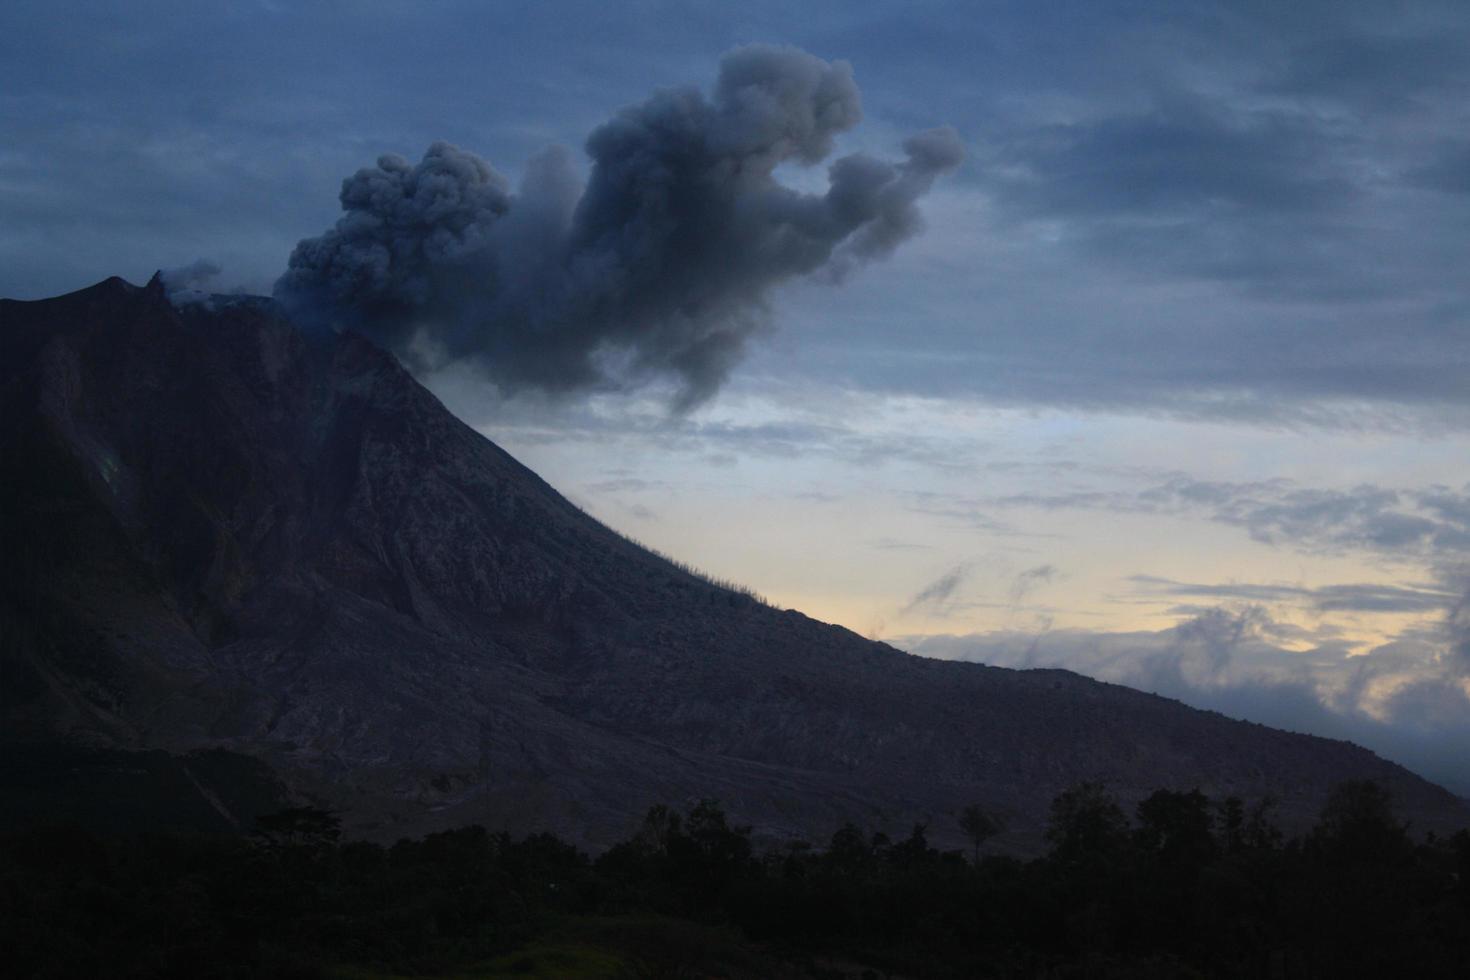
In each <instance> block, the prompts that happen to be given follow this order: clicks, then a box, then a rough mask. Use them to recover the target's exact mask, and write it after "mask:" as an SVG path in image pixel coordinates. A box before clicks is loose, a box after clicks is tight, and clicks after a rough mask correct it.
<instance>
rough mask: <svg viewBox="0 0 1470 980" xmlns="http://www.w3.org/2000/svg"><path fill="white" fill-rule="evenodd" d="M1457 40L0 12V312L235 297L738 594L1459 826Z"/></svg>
mask: <svg viewBox="0 0 1470 980" xmlns="http://www.w3.org/2000/svg"><path fill="white" fill-rule="evenodd" d="M752 45H763V46H765V47H754V48H752V47H750V46H752ZM1466 50H1470V7H1467V6H1466V5H1465V4H1463V3H1462V2H1445V3H1440V2H1435V0H1420V2H1401V3H1394V2H1388V0H1379V2H1373V3H1354V2H1350V0H1338V2H1314V0H1303V2H1298V3H1293V4H1280V3H1270V2H1265V0H1259V2H1246V0H1240V2H1204V0H1200V2H1190V3H1179V2H1158V3H1151V2H1136V0H1135V2H1127V3H1124V2H1107V0H1090V2H1071V3H1069V2H1040V3H1039V2H1034V0H1033V2H1015V3H1001V2H997V3H983V2H967V3H953V4H950V3H924V2H843V3H821V2H812V3H806V4H790V3H764V2H747V3H740V4H730V3H708V4H704V3H681V4H673V3H653V2H644V3H638V2H634V3H624V4H606V3H553V2H541V3H457V2H433V0H420V2H416V3H407V2H403V3H389V2H358V3H348V2H323V3H271V2H257V3H249V2H235V3H214V4H210V3H202V2H192V3H183V2H178V3H161V2H151V0H136V2H133V3H129V4H115V3H96V4H91V3H78V2H67V0H60V2H58V0H50V2H45V3H36V2H31V0H8V2H7V3H6V4H4V5H3V7H0V132H3V133H4V134H5V138H4V140H3V141H0V295H4V296H9V297H16V298H37V297H42V296H47V295H53V294H57V293H61V292H65V291H68V290H71V289H76V288H80V287H82V286H85V285H88V284H90V283H92V282H95V281H97V280H100V279H102V278H105V277H107V276H110V275H122V276H123V277H125V278H128V279H130V280H132V281H135V282H141V281H144V280H146V279H147V278H148V277H149V276H150V275H151V274H152V273H153V271H154V270H155V269H169V270H192V271H179V272H176V273H175V276H174V280H175V281H177V282H178V283H179V284H180V288H181V290H185V292H187V288H190V287H197V288H199V289H203V290H206V291H207V290H211V289H212V290H218V291H247V292H256V293H271V292H272V291H273V290H275V291H276V292H277V294H278V295H279V296H281V297H282V298H283V301H286V300H292V301H298V300H299V303H298V306H296V307H293V308H295V309H299V310H300V311H302V315H303V316H305V315H306V314H307V313H308V312H309V313H310V314H311V315H312V316H315V317H317V318H319V319H323V320H326V321H328V322H331V323H334V324H335V325H337V326H341V325H343V324H345V323H348V322H354V323H356V322H361V323H363V324H366V325H367V326H365V327H364V329H369V330H373V331H376V333H375V334H374V335H375V336H377V337H378V338H379V339H381V340H383V341H384V342H385V343H388V344H389V345H390V346H393V347H394V349H395V350H396V351H397V352H398V353H399V354H400V356H401V357H403V358H404V360H405V363H408V364H409V365H410V367H411V368H412V369H413V370H414V371H415V372H416V374H417V375H418V376H419V378H420V379H421V380H422V381H423V382H424V383H425V384H427V385H428V386H429V387H430V388H431V389H432V390H434V391H435V392H436V393H437V394H438V395H439V396H440V397H441V398H442V399H443V400H444V401H445V403H446V404H447V405H448V406H449V407H450V408H451V409H452V410H454V411H455V412H456V413H457V414H459V415H460V417H461V418H463V419H465V420H466V421H467V422H469V423H470V424H471V425H474V426H475V427H476V428H478V429H479V430H480V431H482V432H484V433H485V434H486V435H487V436H489V437H490V438H492V439H493V440H495V441H496V442H498V443H499V444H500V445H502V446H504V447H505V448H507V449H508V450H510V451H511V452H513V453H514V454H515V455H517V456H518V458H520V459H521V460H522V461H523V462H525V463H526V464H527V465H529V466H531V467H532V468H533V469H535V470H536V471H537V472H539V473H540V474H541V475H542V476H544V477H545V478H547V479H548V480H549V481H550V482H551V483H552V484H553V485H554V486H556V487H557V488H558V489H560V490H561V491H562V492H563V493H565V494H566V495H567V496H568V497H570V498H571V499H572V500H574V501H575V502H577V503H578V504H579V505H581V506H582V507H584V508H585V509H586V510H588V511H589V512H590V513H592V514H594V515H595V516H597V517H598V518H600V519H601V520H603V521H604V522H605V523H607V524H609V525H610V526H612V527H614V528H616V529H617V530H619V531H621V532H623V533H625V534H628V535H630V536H631V537H634V538H636V539H637V540H639V541H641V542H643V543H645V544H648V545H650V546H653V547H656V548H658V549H659V550H661V551H663V552H665V553H668V554H671V555H674V556H676V557H678V558H680V559H683V560H685V561H688V562H690V563H692V564H694V565H696V566H698V567H700V568H702V569H705V570H706V571H708V572H709V573H710V574H712V575H715V576H718V577H720V578H724V579H731V580H734V581H737V582H741V583H744V584H745V585H747V586H749V587H751V588H753V589H755V590H756V591H757V592H759V593H761V594H762V595H764V596H765V597H767V598H768V599H769V600H770V601H771V602H773V603H775V604H777V605H780V606H783V607H786V606H790V607H795V608H798V609H801V610H803V611H804V612H807V613H808V614H810V615H813V616H815V617H817V618H820V619H824V620H827V621H831V622H836V623H840V624H842V625H844V626H847V627H849V628H851V629H853V630H855V631H857V632H859V633H862V634H864V635H867V636H871V637H874V638H877V639H882V640H885V641H887V642H889V643H892V644H894V645H895V646H898V647H900V648H902V649H906V650H909V651H911V652H914V653H918V654H922V655H926V656H938V657H947V658H953V659H965V660H977V661H983V662H986V663H991V664H999V665H1004V666H1062V667H1067V668H1070V669H1073V670H1076V671H1079V672H1081V673H1084V674H1087V675H1089V676H1094V677H1098V678H1101V679H1104V680H1109V681H1115V682H1119V683H1125V684H1129V685H1132V686H1135V687H1140V688H1142V689H1144V690H1151V691H1158V692H1159V693H1162V694H1165V695H1168V696H1170V697H1177V698H1180V699H1181V700H1184V701H1186V702H1187V703H1191V704H1195V705H1198V706H1201V707H1207V708H1212V709H1215V710H1220V711H1223V712H1226V713H1227V714H1231V715H1233V716H1236V717H1246V718H1250V719H1252V720H1256V721H1261V722H1264V723H1268V724H1273V725H1277V726H1280V727H1285V728H1289V729H1292V730H1298V731H1311V732H1315V733H1319V734H1325V735H1329V736H1331V737H1337V738H1350V739H1353V740H1354V741H1358V742H1360V743H1361V744H1364V745H1367V746H1368V747H1369V748H1372V749H1374V750H1375V751H1378V752H1379V753H1380V754H1383V755H1385V756H1387V757H1389V758H1392V759H1395V760H1396V761H1400V762H1403V763H1404V764H1406V765H1409V766H1411V767H1412V768H1415V769H1417V770H1418V771H1420V772H1422V773H1424V774H1426V775H1428V776H1430V777H1431V778H1434V779H1437V780H1439V781H1441V782H1443V783H1444V784H1445V785H1448V786H1450V787H1451V788H1452V789H1455V790H1456V791H1458V792H1460V793H1461V794H1466V795H1470V601H1467V594H1470V464H1467V461H1470V276H1467V275H1466V266H1467V259H1470V99H1467V95H1470V59H1466V58H1465V57H1464V52H1465V51H1466ZM751 93H756V95H759V96H760V98H756V97H755V96H752V94H751ZM771 93H775V94H774V95H771ZM767 95H770V96H771V97H770V98H766V96H767ZM814 107H815V108H814ZM771 127H774V129H771ZM944 127H950V129H945V128H944ZM772 133H774V134H775V135H772ZM441 141H442V143H443V144H447V146H440V148H439V149H431V148H432V147H435V146H436V145H438V144H440V143H441ZM961 147H962V151H963V160H962V161H961V159H960V148H961ZM557 148H560V149H557ZM426 154H427V156H426ZM385 155H389V156H387V157H385ZM385 161H386V162H385ZM842 161H847V162H845V163H844V162H842ZM681 167H683V168H685V170H680V168H681ZM690 167H697V168H701V169H700V170H699V172H700V173H701V174H710V173H715V172H716V171H718V172H719V173H720V174H721V175H722V176H721V178H720V180H719V181H714V180H712V179H711V180H704V178H701V181H702V182H698V184H697V188H698V189H697V192H694V191H688V188H689V187H690V186H693V185H690V184H688V183H687V182H686V183H680V174H681V173H686V172H688V168H690ZM364 168H365V169H364ZM360 172H361V173H360ZM650 174H653V175H655V176H652V177H651V176H650ZM354 175H357V176H356V177H355V176H354ZM348 178H353V180H354V181H356V183H354V184H353V186H354V187H358V188H359V189H360V190H361V193H359V194H357V196H356V197H351V201H350V203H351V207H350V208H349V211H348V212H344V210H343V204H342V203H341V202H339V194H340V193H342V192H343V186H344V180H346V179H348ZM430 184H433V186H435V187H438V188H440V189H441V190H444V189H445V188H448V190H445V191H444V192H445V193H452V194H453V195H457V196H454V197H453V200H454V202H455V203H454V207H452V208H450V209H449V210H448V211H445V210H443V209H442V208H441V209H439V210H434V209H435V208H436V207H438V204H437V203H435V202H440V203H442V201H443V200H446V199H447V198H444V197H442V196H441V197H438V198H434V199H433V200H432V201H430V200H428V199H427V198H425V197H423V196H422V195H420V196H418V197H413V198H410V197H408V196H404V195H405V194H406V192H405V191H404V187H406V186H409V185H412V186H413V187H421V186H424V187H426V186H430ZM686 191H687V192H688V194H689V195H692V196H687V195H686V196H680V195H682V194H685V192H686ZM385 194H386V195H388V196H387V197H384V196H383V195H385ZM374 195H377V196H374ZM394 195H398V196H394ZM350 196H351V195H349V197H350ZM410 200H411V201H412V202H414V207H415V208H417V210H413V212H412V214H409V215H407V216H406V217H405V216H404V211H405V207H406V205H405V202H408V201H410ZM384 201H387V202H388V203H387V204H384V203H383V202H384ZM671 202H672V203H671ZM419 205H423V207H421V208H420V207H419ZM382 208H391V209H392V210H391V213H390V212H389V211H386V210H377V211H375V210H374V209H382ZM506 215H510V216H511V217H510V218H506ZM630 216H631V217H630ZM339 219H342V220H341V221H340V222H339ZM512 219H513V220H512ZM434 222H450V223H451V224H452V228H451V231H452V234H451V236H450V237H451V242H452V245H453V248H451V249H450V250H449V251H448V252H447V253H446V252H444V251H443V250H442V249H441V250H440V251H438V252H435V251H433V250H432V249H430V248H428V247H426V246H425V244H424V242H425V241H428V240H432V241H436V242H437V241H440V240H441V239H440V238H434V237H433V236H434V234H436V233H439V232H442V231H443V230H444V226H443V225H435V224H434ZM660 222H662V224H661V223H660ZM384 228H388V229H390V230H391V231H392V234H393V236H396V237H390V238H382V237H381V235H380V232H381V230H382V229H384ZM629 229H636V230H637V231H638V234H633V233H632V232H630V230H629ZM382 234H386V233H382ZM405 235H409V236H410V238H404V237H403V236H405ZM413 235H416V236H418V237H417V238H412V236H413ZM441 238H442V236H441ZM301 242H307V243H309V244H308V245H303V246H302V249H301V250H297V246H298V243H301ZM548 243H549V244H548ZM379 246H381V251H373V249H375V248H379ZM378 254H382V255H389V256H391V261H387V260H384V261H385V262H386V263H387V264H386V265H383V264H381V263H380V265H379V266H373V267H372V270H369V271H373V270H375V271H376V272H382V270H383V269H384V268H387V269H388V271H389V272H390V273H392V275H391V276H389V277H387V278H384V279H381V280H372V282H371V288H369V289H367V291H366V292H364V291H363V289H362V288H359V287H361V286H362V283H364V282H366V281H367V280H365V279H364V278H363V276H365V275H367V272H365V271H364V270H366V269H368V267H369V266H370V265H371V263H370V262H369V261H368V260H367V259H364V258H363V256H373V255H378ZM446 256H447V257H446ZM527 256H529V258H527ZM374 261H376V260H374ZM201 262H204V263H207V265H200V264H199V263H201ZM446 263H447V264H446ZM216 268H217V269H218V271H217V272H213V273H211V274H209V275H206V274H205V273H208V272H210V270H213V269H216ZM405 269H406V270H407V272H406V273H405V275H403V276H398V275H397V272H396V271H395V270H405ZM288 270H290V274H289V275H288V276H285V277H284V278H283V274H284V273H287V272H288ZM446 270H448V271H446ZM450 273H452V275H451V274H450ZM334 277H335V278H334ZM344 277H345V278H344ZM451 280H452V281H453V282H454V283H455V285H454V286H453V288H449V287H447V286H445V285H444V284H445V283H447V282H450V281H451ZM490 280H494V282H495V283H496V285H495V287H494V288H493V289H491V288H490V287H489V286H486V285H485V283H486V282H488V281H490ZM278 282H279V283H282V284H284V285H282V286H280V287H279V288H278V285H277V284H278ZM343 282H348V283H349V284H355V285H353V289H347V288H345V287H342V285H341V284H342V283H343ZM517 283H519V284H522V285H521V286H516V285H515V284H517ZM426 284H427V285H426ZM507 284H509V285H507ZM525 284H530V285H529V286H527V285H525ZM671 284H673V285H671ZM513 287H514V288H513ZM354 290H356V291H354ZM425 290H427V292H425ZM185 292H181V293H180V294H179V295H180V296H181V297H184V298H181V299H180V300H179V301H181V302H182V301H185V299H186V298H187V297H186V296H185ZM364 295H368V296H370V297H371V302H369V301H368V300H364V299H362V296H364ZM302 297H305V298H304V299H302ZM507 324H508V325H509V326H506V325H507ZM528 352H529V353H528ZM553 354H555V357H553V356H552V355H553Z"/></svg>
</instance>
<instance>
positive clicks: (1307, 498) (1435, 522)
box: [989, 476, 1470, 561]
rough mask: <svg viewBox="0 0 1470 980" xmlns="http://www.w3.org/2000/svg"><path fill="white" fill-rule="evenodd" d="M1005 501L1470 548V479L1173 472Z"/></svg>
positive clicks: (1329, 544) (1335, 548)
mask: <svg viewBox="0 0 1470 980" xmlns="http://www.w3.org/2000/svg"><path fill="white" fill-rule="evenodd" d="M989 503H991V504H992V505H994V506H1000V507H1031V508H1040V509H1044V510H1111V511H1118V512H1123V513H1145V514H1183V513H1194V512H1200V511H1203V512H1204V513H1205V514H1207V515H1208V516H1209V518H1210V519H1211V520H1214V521H1216V522H1219V523H1221V524H1228V525H1231V526H1234V527H1239V528H1241V529H1243V530H1245V531H1246V533H1248V534H1249V535H1250V536H1251V537H1252V538H1253V539H1255V540H1257V541H1260V542H1263V543H1266V544H1281V545H1289V546H1291V547H1295V548H1300V549H1302V550H1306V551H1312V552H1318V553H1323V554H1342V553H1347V552H1363V553H1368V554H1373V555H1378V556H1382V557H1385V558H1395V559H1402V560H1413V561H1436V560H1444V559H1446V558H1448V557H1452V556H1455V555H1460V554H1464V553H1466V552H1470V485H1467V486H1466V487H1464V488H1463V489H1460V490H1455V489H1453V488H1450V487H1445V486H1438V485H1436V486H1431V487H1423V488H1418V489H1404V490H1398V489H1390V488H1385V487H1379V486H1375V485H1371V484H1361V485H1359V486H1355V487H1350V488H1347V489H1321V488H1312V487H1301V486H1298V485H1296V484H1294V483H1292V482H1291V481H1288V480H1281V479H1276V480H1265V481H1252V482H1226V481H1206V480H1196V479H1192V478H1189V477H1182V476H1180V477H1174V478H1171V479H1169V480H1166V481H1164V482H1163V483H1159V484H1155V485H1154V486H1150V487H1146V488H1145V489H1143V490H1139V491H1126V490H1090V489H1079V490H1070V491H1066V492H1062V493H1028V494H1010V495H1006V496H1002V497H996V498H993V499H992V500H990V501H989Z"/></svg>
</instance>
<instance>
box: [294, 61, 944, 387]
mask: <svg viewBox="0 0 1470 980" xmlns="http://www.w3.org/2000/svg"><path fill="white" fill-rule="evenodd" d="M861 116H862V110H861V105H860V100H859V96H858V89H857V86H856V85H855V84H854V83H853V79H852V72H851V68H850V67H849V66H848V65H847V64H846V63H845V62H841V61H837V62H830V63H829V62H826V61H823V60H821V59H819V58H817V57H814V56H813V55H810V54H807V53H805V52H803V51H800V50H797V49H794V48H787V47H771V46H751V47H745V48H738V49H736V50H734V51H732V52H730V53H729V54H727V55H725V57H724V58H723V59H722V61H721V64H720V73H719V79H718V82H717V84H716V86H715V89H714V92H713V95H712V97H710V98H706V96H705V95H704V94H703V93H702V92H700V91H699V90H698V89H696V88H693V87H684V88H676V89H668V90H663V91H659V92H657V93H655V94H654V95H652V96H651V97H650V98H649V99H648V100H647V101H645V102H643V103H642V104H640V105H636V106H633V107H630V108H627V109H624V110H622V111H620V112H619V113H617V114H616V115H615V116H614V117H613V118H612V119H611V120H609V121H608V122H606V123H604V124H603V125H602V126H600V127H599V128H598V129H596V130H595V131H593V133H592V134H591V135H590V136H589V137H588V138H587V141H586V151H587V154H588V156H589V157H590V160H591V171H590V176H589V177H588V179H587V180H586V182H585V184H584V183H583V182H582V180H581V179H580V177H579V176H578V173H577V171H576V168H575V167H574V165H573V162H572V159H571V156H570V154H568V153H567V152H566V151H564V150H559V149H553V150H550V151H547V152H545V153H543V154H541V155H540V156H538V157H536V158H535V159H533V160H532V161H531V163H530V164H529V166H528V167H527V170H526V173H525V176H524V179H523V180H522V182H521V185H520V187H519V188H517V189H515V190H514V191H513V190H512V189H511V187H510V184H509V182H508V181H507V180H506V179H505V177H503V176H502V175H501V174H499V173H498V172H497V171H496V170H495V169H494V168H492V167H491V166H490V165H489V164H488V163H486V162H485V161H484V160H482V159H480V158H479V157H477V156H475V155H474V154H472V153H469V152H467V151H465V150H462V149H459V148H458V147H455V146H452V145H450V144H448V143H442V142H440V143H435V144H433V145H432V146H431V147H429V150H428V152H427V153H426V154H425V155H424V158H423V160H422V161H420V162H419V163H417V164H410V163H409V162H408V161H406V160H404V159H403V158H401V157H397V156H384V157H382V158H380V159H379V160H378V163H377V166H375V167H369V168H365V169H363V170H359V171H358V172H357V173H356V174H355V175H353V176H352V177H349V178H348V179H347V180H345V181H344V182H343V185H342V193H341V202H342V209H343V211H344V214H343V215H342V217H341V218H340V219H339V220H338V221H337V223H336V225H335V227H333V228H332V229H330V230H328V231H327V232H325V233H324V234H322V235H320V236H318V237H316V238H309V239H305V240H303V241H302V242H300V243H299V244H298V245H297V246H296V249H295V251H294V252H293V253H292V255H291V259H290V264H289V267H288V269H287V271H286V273H285V274H284V275H283V276H282V277H281V278H280V279H279V280H278V281H277V283H276V287H275V292H276V296H277V298H278V299H279V300H281V302H282V303H283V304H285V305H286V307H287V308H288V309H289V310H290V311H291V312H292V313H293V315H294V316H296V317H297V318H298V319H300V320H302V321H304V322H307V323H311V324H317V325H323V326H330V327H338V328H340V327H348V326H350V327H352V328H353V329H357V330H361V331H363V332H365V333H367V334H368V335H369V336H372V337H374V338H375V339H377V340H379V341H380V342H382V343H385V344H386V345H388V346H390V347H392V348H393V349H395V350H396V351H398V352H399V353H400V354H404V355H406V356H410V357H413V356H414V352H418V356H420V357H421V358H423V357H424V356H425V355H424V352H426V351H427V352H432V355H431V356H432V359H433V360H434V361H435V362H437V363H443V362H446V361H459V360H465V359H469V360H472V361H473V362H474V363H475V364H476V365H477V366H478V367H479V368H480V369H481V370H482V371H483V373H484V374H485V376H486V377H487V378H488V379H489V380H490V381H491V382H493V383H494V384H496V385H497V386H499V387H500V388H502V389H503V390H506V391H515V390H519V389H523V388H527V387H530V388H537V389H541V390H545V391H550V392H567V391H575V390H585V389H607V388H616V387H621V386H625V385H632V384H637V383H640V382H643V381H646V380H649V379H651V378H654V377H660V376H667V377H671V378H673V379H674V380H675V381H676V382H677V384H678V385H679V394H678V395H677V397H676V399H675V404H674V407H675V408H676V409H679V410H684V409H688V408H690V407H693V406H695V405H697V404H699V403H700V402H702V401H704V400H705V399H707V398H709V397H710V396H711V395H712V394H713V393H714V392H715V391H716V390H717V389H718V388H719V386H720V384H721V383H722V382H723V381H724V380H725V378H726V377H727V376H728V374H729V372H730V370H731V368H732V367H733V366H734V365H735V364H736V363H737V361H738V360H739V359H740V357H741V355H742V353H743V350H744V348H745V345H746V342H747V341H748V339H749V338H750V337H751V335H752V334H753V333H755V332H756V331H758V330H760V329H762V328H763V327H764V326H766V325H767V323H768V320H769V318H768V310H767V298H768V295H769V293H770V290H771V288H772V287H774V286H775V285H777V284H778V283H781V282H783V281H786V280H790V279H793V278H796V277H801V276H814V275H815V276H822V277H826V278H831V279H833V280H836V279H840V278H841V277H842V276H843V275H845V274H846V273H847V272H849V271H850V270H851V269H852V268H853V267H854V266H856V265H858V264H861V263H863V262H867V261H872V260H874V259H880V258H882V257H884V256H886V255H888V254H889V253H891V252H892V251H893V249H894V248H896V247H897V246H898V245H899V244H900V243H902V242H903V241H904V240H905V239H907V238H909V237H911V236H912V235H913V234H915V233H916V232H917V231H918V230H919V228H920V227H921V224H922V222H921V218H920V215H919V212H918V209H917V202H918V200H919V198H921V197H922V196H923V195H924V194H925V193H926V192H927V191H928V190H929V188H930V186H931V185H932V183H933V181H934V179H935V178H936V177H938V176H940V175H941V174H944V173H946V172H948V171H950V170H953V169H954V168H955V167H957V166H958V165H959V163H960V161H961V159H962V157H963V149H962V147H961V145H960V141H959V138H958V136H957V135H956V134H955V132H954V130H952V129H949V128H941V129H934V130H929V131H927V132H923V133H919V134H917V135H915V136H912V137H910V138H909V139H908V140H907V141H905V143H904V150H905V153H906V155H907V157H906V159H905V160H903V161H901V162H896V163H895V162H888V161H884V160H880V159H877V158H875V157H872V156H868V155H865V154H861V153H859V154H852V155H849V156H844V157H841V158H839V159H837V160H835V161H833V162H832V163H831V165H830V166H829V168H828V178H829V186H828V188H827V190H826V192H825V193H822V194H809V193H802V192H799V191H796V190H793V189H791V188H789V187H786V186H784V185H782V184H781V183H780V182H779V181H777V180H776V178H775V176H774V171H775V169H776V168H777V167H778V166H779V165H781V164H786V163H794V164H799V165H803V166H814V165H816V164H819V163H821V162H822V161H824V160H826V159H827V158H828V157H829V156H830V155H831V153H832V149H833V139H834V137H835V136H837V135H838V134H839V133H842V132H844V131H846V130H848V129H851V128H852V127H853V126H855V125H856V124H857V123H858V121H859V120H860V119H861Z"/></svg>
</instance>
